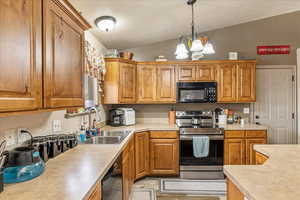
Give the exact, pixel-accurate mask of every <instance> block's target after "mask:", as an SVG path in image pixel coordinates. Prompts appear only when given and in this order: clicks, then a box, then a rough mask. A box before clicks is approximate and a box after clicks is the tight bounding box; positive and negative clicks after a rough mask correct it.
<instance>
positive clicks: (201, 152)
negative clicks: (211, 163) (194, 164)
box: [193, 136, 209, 158]
mask: <svg viewBox="0 0 300 200" xmlns="http://www.w3.org/2000/svg"><path fill="white" fill-rule="evenodd" d="M193 152H194V156H195V157H196V158H205V157H207V156H208V154H209V137H208V136H194V137H193Z"/></svg>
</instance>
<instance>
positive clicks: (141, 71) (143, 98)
mask: <svg viewBox="0 0 300 200" xmlns="http://www.w3.org/2000/svg"><path fill="white" fill-rule="evenodd" d="M137 80H138V85H137V86H138V102H139V103H151V102H154V101H155V100H156V66H155V65H140V66H138V68H137Z"/></svg>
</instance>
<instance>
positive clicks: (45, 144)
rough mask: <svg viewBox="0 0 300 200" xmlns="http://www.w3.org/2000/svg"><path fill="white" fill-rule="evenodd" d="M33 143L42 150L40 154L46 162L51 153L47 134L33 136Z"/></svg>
mask: <svg viewBox="0 0 300 200" xmlns="http://www.w3.org/2000/svg"><path fill="white" fill-rule="evenodd" d="M32 145H33V146H34V147H35V148H36V149H38V151H39V152H40V156H41V157H42V159H43V160H44V162H47V161H48V154H49V141H48V138H47V136H37V137H33V139H32Z"/></svg>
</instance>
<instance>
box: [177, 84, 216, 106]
mask: <svg viewBox="0 0 300 200" xmlns="http://www.w3.org/2000/svg"><path fill="white" fill-rule="evenodd" d="M216 102H217V83H216V82H179V83H177V103H216Z"/></svg>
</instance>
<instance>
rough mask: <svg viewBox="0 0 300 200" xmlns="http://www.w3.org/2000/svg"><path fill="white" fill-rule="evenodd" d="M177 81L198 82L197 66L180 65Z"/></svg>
mask: <svg viewBox="0 0 300 200" xmlns="http://www.w3.org/2000/svg"><path fill="white" fill-rule="evenodd" d="M177 81H196V66H195V65H178V67H177Z"/></svg>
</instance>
